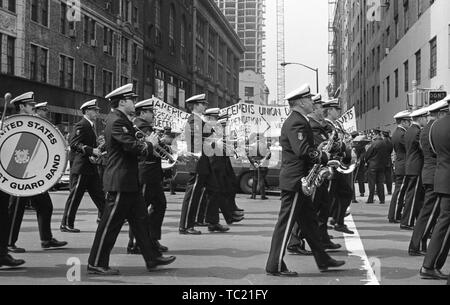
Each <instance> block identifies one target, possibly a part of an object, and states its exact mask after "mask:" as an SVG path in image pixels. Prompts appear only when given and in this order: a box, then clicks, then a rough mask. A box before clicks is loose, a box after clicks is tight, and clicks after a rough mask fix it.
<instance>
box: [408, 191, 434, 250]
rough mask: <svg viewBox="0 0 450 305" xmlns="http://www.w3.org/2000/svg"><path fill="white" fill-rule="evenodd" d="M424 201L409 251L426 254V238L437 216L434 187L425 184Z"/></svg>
mask: <svg viewBox="0 0 450 305" xmlns="http://www.w3.org/2000/svg"><path fill="white" fill-rule="evenodd" d="M424 188H425V201H424V205H423V208H422V210H421V211H420V214H419V217H418V218H417V222H416V225H415V226H414V233H413V236H412V238H411V243H410V244H409V250H410V251H424V252H427V244H428V238H429V237H430V235H431V232H432V231H433V229H434V226H435V225H436V222H437V218H438V216H439V200H438V196H437V194H436V193H435V192H434V185H432V184H425V185H424Z"/></svg>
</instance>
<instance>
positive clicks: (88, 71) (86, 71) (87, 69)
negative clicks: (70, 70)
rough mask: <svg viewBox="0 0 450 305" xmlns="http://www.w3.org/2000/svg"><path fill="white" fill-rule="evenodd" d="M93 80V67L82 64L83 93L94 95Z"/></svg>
mask: <svg viewBox="0 0 450 305" xmlns="http://www.w3.org/2000/svg"><path fill="white" fill-rule="evenodd" d="M94 79H95V67H94V66H92V65H90V64H87V63H84V64H83V92H85V93H89V94H94V91H95V88H94V87H95V86H94Z"/></svg>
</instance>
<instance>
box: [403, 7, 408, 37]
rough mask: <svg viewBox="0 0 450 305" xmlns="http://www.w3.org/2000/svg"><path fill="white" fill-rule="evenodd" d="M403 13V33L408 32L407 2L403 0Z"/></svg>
mask: <svg viewBox="0 0 450 305" xmlns="http://www.w3.org/2000/svg"><path fill="white" fill-rule="evenodd" d="M403 13H404V22H405V24H404V26H405V33H406V32H408V30H409V1H408V0H403Z"/></svg>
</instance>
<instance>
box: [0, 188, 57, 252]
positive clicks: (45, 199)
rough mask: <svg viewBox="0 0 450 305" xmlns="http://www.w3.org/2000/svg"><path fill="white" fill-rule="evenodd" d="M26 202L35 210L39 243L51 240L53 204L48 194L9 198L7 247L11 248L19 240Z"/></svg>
mask: <svg viewBox="0 0 450 305" xmlns="http://www.w3.org/2000/svg"><path fill="white" fill-rule="evenodd" d="M28 202H31V205H32V206H33V207H34V208H35V209H36V216H37V221H38V227H39V235H40V238H41V241H50V240H52V238H53V235H52V230H51V222H52V214H53V204H52V199H51V198H50V195H49V194H48V192H45V193H43V194H41V195H37V196H33V197H12V196H11V197H10V199H9V219H10V227H9V237H8V245H10V246H13V245H15V244H16V242H17V240H18V238H19V232H20V227H21V225H22V220H23V215H24V213H25V206H26V204H27V203H28Z"/></svg>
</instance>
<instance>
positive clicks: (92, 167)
mask: <svg viewBox="0 0 450 305" xmlns="http://www.w3.org/2000/svg"><path fill="white" fill-rule="evenodd" d="M80 109H81V111H82V112H83V115H84V117H83V119H81V121H79V122H78V123H77V124H76V125H75V128H74V133H73V134H72V137H71V139H70V153H71V155H72V156H71V158H70V159H71V160H72V164H71V167H70V194H69V197H68V198H67V202H66V207H65V209H64V215H63V218H62V221H61V227H60V229H61V232H66V233H80V230H79V229H76V228H75V218H76V214H77V211H78V208H79V206H80V203H81V200H82V199H83V196H84V193H85V192H86V191H87V192H88V193H89V196H91V199H92V201H93V202H94V204H95V206H96V207H97V210H98V215H99V216H98V219H100V218H101V213H102V211H103V208H104V207H105V194H104V193H103V185H102V179H101V178H100V176H99V172H98V168H97V164H96V162H93V161H92V158H100V157H101V151H100V149H99V148H98V143H97V135H96V131H95V120H96V119H97V117H98V115H99V111H100V108H99V107H98V106H97V100H92V101H88V102H86V103H84V104H83V105H82V106H81V108H80Z"/></svg>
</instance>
